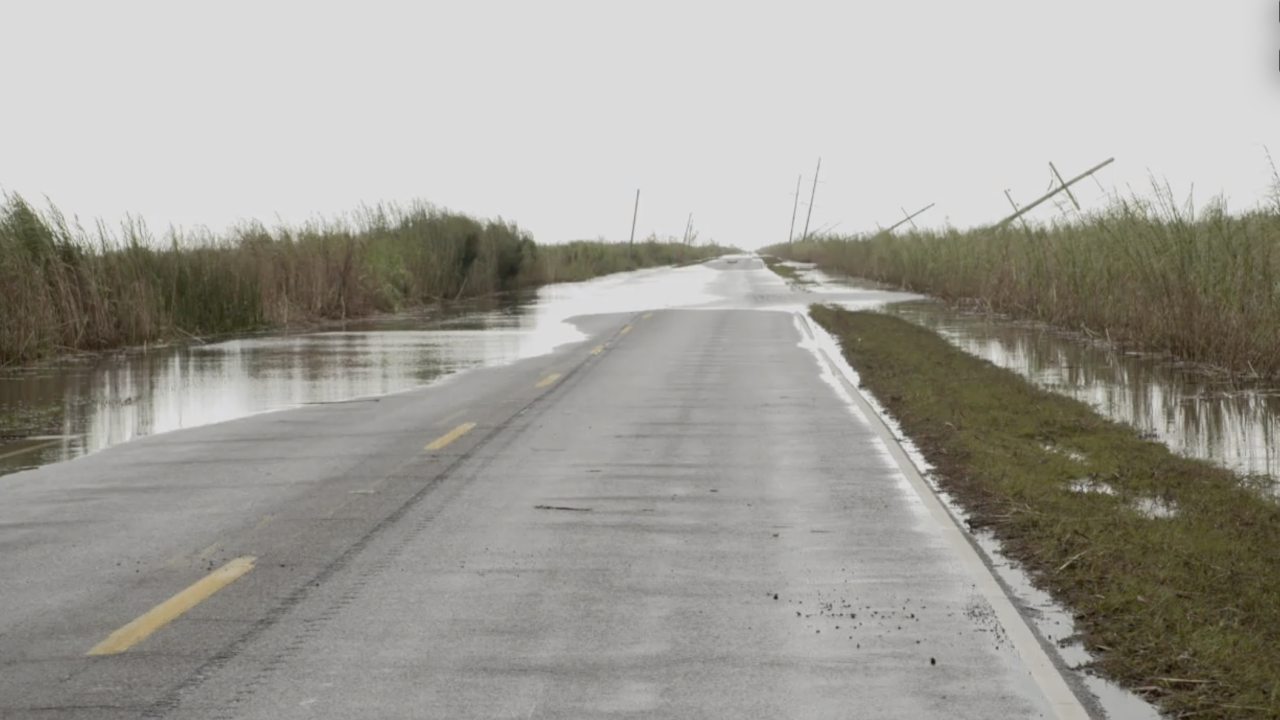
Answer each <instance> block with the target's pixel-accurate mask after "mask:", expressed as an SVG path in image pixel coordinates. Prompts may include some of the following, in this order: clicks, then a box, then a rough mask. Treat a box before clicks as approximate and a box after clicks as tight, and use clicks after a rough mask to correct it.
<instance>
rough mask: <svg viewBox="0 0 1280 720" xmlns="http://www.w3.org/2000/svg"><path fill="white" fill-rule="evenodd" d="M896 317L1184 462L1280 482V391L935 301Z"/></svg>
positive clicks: (901, 308)
mask: <svg viewBox="0 0 1280 720" xmlns="http://www.w3.org/2000/svg"><path fill="white" fill-rule="evenodd" d="M886 311H888V312H892V313H894V314H896V315H899V316H901V317H904V318H906V319H909V320H911V321H912V322H915V323H918V324H920V325H923V326H925V327H928V328H931V329H933V330H935V331H936V332H938V333H939V334H941V335H942V336H943V337H945V338H947V339H948V340H949V341H951V342H952V343H953V344H955V345H956V346H957V347H960V348H962V349H964V350H966V351H967V352H969V353H972V354H974V355H976V356H978V357H981V358H985V359H987V360H989V361H991V362H992V363H994V364H995V365H998V366H1000V367H1003V368H1007V369H1010V370H1014V371H1016V372H1018V373H1019V374H1021V375H1022V376H1023V377H1026V378H1028V379H1030V380H1031V381H1033V382H1035V383H1036V384H1037V385H1040V386H1041V387H1045V388H1048V389H1051V390H1054V391H1056V392H1060V393H1063V394H1065V395H1068V396H1070V397H1073V398H1076V399H1078V400H1081V401H1083V402H1086V403H1089V404H1090V405H1092V406H1094V407H1095V408H1097V409H1098V410H1099V411H1100V412H1102V413H1103V414H1105V415H1107V416H1108V417H1111V418H1112V419H1115V420H1119V421H1122V422H1126V423H1129V424H1130V425H1132V426H1134V427H1135V428H1137V429H1138V430H1139V431H1140V432H1143V433H1145V434H1147V435H1149V436H1150V437H1152V438H1155V439H1159V440H1161V441H1163V442H1164V443H1165V444H1167V445H1168V446H1169V447H1170V448H1172V449H1173V450H1175V451H1176V452H1178V453H1181V454H1183V455H1186V456H1190V457H1195V458H1201V459H1205V460H1210V461H1212V462H1215V463H1218V464H1220V465H1224V466H1226V467H1229V468H1232V469H1234V470H1237V471H1239V472H1244V473H1259V474H1266V475H1270V476H1271V477H1272V478H1276V477H1280V457H1277V451H1276V439H1277V438H1276V425H1277V418H1280V389H1277V388H1275V387H1260V386H1256V385H1240V384H1233V383H1231V382H1229V381H1224V380H1216V379H1213V378H1209V377H1206V376H1205V375H1204V374H1203V373H1199V372H1196V371H1194V370H1192V369H1189V368H1186V367H1183V366H1179V365H1177V364H1176V363H1172V362H1170V361H1168V360H1167V359H1160V358H1153V357H1150V356H1144V355H1134V354H1121V353H1117V352H1114V351H1112V350H1108V349H1106V348H1104V347H1101V346H1098V345H1091V344H1088V343H1085V342H1082V341H1080V340H1079V339H1077V338H1074V337H1070V336H1067V335H1065V334H1063V333H1059V332H1055V331H1053V330H1050V329H1047V328H1044V327H1042V326H1037V325H1032V324H1029V323H1017V322H1009V321H1003V320H998V319H992V318H990V317H988V316H985V315H981V314H976V313H966V312H960V311H956V310H952V309H949V308H947V307H946V306H945V305H943V304H941V303H938V302H934V301H928V300H924V301H913V302H908V303H898V304H894V305H890V306H888V307H887V308H886Z"/></svg>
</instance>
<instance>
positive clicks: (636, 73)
mask: <svg viewBox="0 0 1280 720" xmlns="http://www.w3.org/2000/svg"><path fill="white" fill-rule="evenodd" d="M1278 58H1280V15H1278V13H1277V5H1276V3H1275V2H1271V0H1267V1H1266V2H1263V1H1262V0H1213V1H1210V0H1196V1H1189V0H1177V1H1174V0H1073V1H1072V2H1048V1H1039V0H1037V1H1032V0H970V1H968V2H957V1H956V0H934V1H927V0H916V1H915V2H888V1H885V2H876V3H872V2H852V1H850V0H846V1H844V2H834V1H833V2H802V1H800V0H789V1H788V2H758V3H749V2H733V3H730V2H697V1H696V0H683V1H680V2H667V1H665V0H646V1H645V2H629V3H620V2H609V1H607V0H595V1H593V2H560V1H556V2H552V1H549V0H542V1H531V0H526V1H524V2H484V1H481V0H471V1H469V2H461V1H459V2H375V1H371V0H363V1H362V2H359V3H356V2H349V3H343V4H337V3H319V2H306V3H303V2H265V1H261V0H260V1H258V2H233V1H224V2H219V3H199V4H197V3H174V2H148V3H143V2H125V1H123V0H115V1H113V2H97V1H95V2H56V1H53V0H40V1H35V0H32V1H19V0H10V1H8V2H5V4H4V16H3V24H2V27H0V69H3V77H4V80H3V91H2V94H0V96H2V97H3V98H4V101H3V104H2V105H0V188H3V189H5V190H7V191H10V192H14V191H16V192H19V193H21V194H23V195H25V196H27V197H28V199H31V200H35V201H41V202H42V196H44V195H48V196H49V198H50V199H52V200H53V201H54V202H55V203H57V204H58V205H59V206H60V207H61V208H62V209H63V210H64V211H66V212H67V213H69V214H76V215H79V216H80V217H81V218H82V219H92V218H95V217H101V218H104V219H106V220H108V221H111V222H115V221H117V220H119V219H120V218H121V217H122V216H123V215H124V214H125V213H136V214H140V215H141V216H143V217H144V218H146V219H147V220H148V222H149V223H150V224H151V226H152V227H153V229H154V228H163V227H165V226H166V225H168V224H171V223H173V224H179V225H186V226H190V225H198V224H204V225H208V226H210V227H213V228H214V229H220V228H223V227H226V226H227V225H229V224H230V223H232V222H233V221H235V220H237V219H240V218H249V217H256V218H260V219H263V220H267V221H272V220H273V219H274V218H276V217H277V216H278V217H281V218H283V219H285V220H287V221H297V220H301V219H305V218H307V217H308V216H310V215H312V214H314V213H321V214H325V215H331V214H334V213H339V212H342V211H344V210H348V209H351V208H353V207H355V206H356V205H358V204H359V203H361V202H375V201H378V200H409V199H413V198H421V199H424V200H428V201H431V202H434V203H436V204H439V205H443V206H446V207H449V208H452V209H456V210H461V211H465V212H468V213H472V214H477V215H482V216H497V215H501V216H502V217H504V218H506V219H510V220H514V221H516V222H518V223H519V224H520V225H521V226H523V227H525V228H527V229H528V230H530V231H532V232H533V234H534V236H535V238H537V239H538V240H540V241H543V242H557V241H561V240H567V239H578V238H594V237H596V236H604V237H607V238H609V239H626V237H627V234H628V232H629V231H630V224H631V210H632V202H633V200H634V193H635V190H636V188H637V187H639V188H641V189H642V194H641V198H640V215H639V227H638V230H637V236H644V235H647V234H648V233H650V232H656V233H659V234H672V235H680V234H681V233H682V231H683V228H684V224H685V220H686V217H687V215H688V213H690V212H692V213H693V215H694V225H695V227H696V228H697V229H698V231H699V234H700V237H701V239H704V240H705V239H708V238H714V239H715V240H717V241H721V242H726V243H734V244H738V245H739V246H742V247H757V246H761V245H764V244H768V243H771V242H775V241H779V240H785V239H786V237H787V232H788V223H789V221H790V219H791V211H792V200H793V193H794V192H795V187H796V179H797V176H798V175H801V174H803V176H804V187H803V188H802V203H801V208H800V217H799V220H798V222H797V226H798V227H799V226H802V225H803V222H804V216H805V211H806V208H805V206H804V201H805V200H807V196H808V193H809V190H810V186H809V183H810V182H811V181H812V178H813V171H814V163H815V162H816V161H817V159H818V157H819V156H821V158H822V172H821V177H820V181H821V182H820V184H819V185H818V188H817V202H816V203H815V206H814V209H813V218H812V223H811V225H812V227H813V228H821V227H826V226H831V225H833V224H835V223H839V225H838V226H837V227H836V230H837V231H861V230H867V229H872V228H874V227H875V224H876V223H877V222H879V223H881V224H889V223H892V222H895V221H896V220H897V219H898V218H900V217H901V211H900V210H899V208H900V207H904V206H905V207H907V208H908V209H912V208H915V207H919V206H923V205H925V204H927V203H930V202H935V203H937V206H936V207H935V208H934V209H933V210H931V211H929V212H928V213H926V214H925V215H924V216H923V217H922V218H921V221H926V220H927V221H928V223H926V224H929V223H931V224H935V225H937V224H941V223H943V222H944V221H946V220H948V219H949V220H950V222H951V223H953V224H955V225H957V226H968V225H973V224H979V223H983V222H986V221H991V220H995V219H998V218H999V217H1000V216H1001V215H1002V214H1003V213H1005V211H1006V210H1007V209H1008V201H1007V200H1006V199H1005V197H1004V194H1003V192H1002V191H1003V190H1004V189H1006V188H1008V189H1009V190H1010V191H1011V193H1012V194H1013V196H1014V198H1015V199H1016V200H1019V201H1021V202H1027V201H1030V200H1031V199H1032V198H1034V197H1035V196H1036V195H1039V194H1040V193H1042V192H1043V191H1044V190H1046V189H1047V187H1048V184H1049V179H1050V175H1049V169H1048V165H1047V163H1048V161H1050V160H1052V161H1054V162H1055V163H1056V164H1057V166H1058V168H1059V169H1060V170H1061V171H1062V172H1063V173H1064V174H1065V175H1073V174H1075V173H1077V172H1080V171H1082V170H1084V169H1086V168H1087V167H1089V166H1091V165H1093V164H1095V163H1097V162H1099V161H1101V160H1104V159H1106V158H1108V157H1111V156H1114V157H1115V158H1116V163H1115V164H1113V165H1112V166H1110V167H1108V168H1106V169H1105V170H1103V171H1102V172H1101V173H1100V174H1099V180H1100V181H1101V183H1102V184H1103V185H1104V186H1106V187H1108V188H1111V187H1116V188H1119V189H1121V190H1123V189H1125V188H1126V187H1127V186H1129V185H1132V186H1133V187H1134V188H1135V189H1137V190H1139V191H1141V192H1146V191H1147V177H1148V173H1149V172H1150V173H1154V174H1156V175H1157V176H1159V177H1161V178H1163V179H1167V180H1168V181H1169V182H1170V183H1171V184H1172V186H1173V189H1174V191H1175V192H1176V193H1177V194H1178V195H1179V196H1182V197H1185V196H1186V194H1187V193H1188V192H1189V191H1190V189H1191V186H1192V183H1195V192H1196V196H1197V198H1200V197H1205V198H1207V197H1208V196H1209V195H1211V194H1214V193H1218V192H1225V193H1226V194H1227V195H1228V196H1229V197H1230V198H1231V201H1232V204H1233V206H1234V207H1237V208H1244V207H1248V206H1252V205H1255V204H1256V203H1258V202H1259V201H1260V200H1261V199H1262V198H1263V196H1264V195H1265V193H1266V192H1267V190H1268V185H1269V175H1270V169H1269V168H1268V166H1267V163H1266V160H1265V156H1264V153H1263V145H1264V144H1265V145H1269V146H1270V148H1271V151H1272V152H1273V153H1274V154H1275V155H1276V157H1277V160H1278V161H1280V63H1278ZM1079 188H1080V196H1081V199H1082V200H1084V201H1087V202H1090V203H1094V204H1097V203H1098V202H1099V200H1100V198H1101V196H1102V190H1101V189H1100V188H1099V186H1098V185H1097V184H1094V183H1092V182H1090V181H1086V182H1085V183H1084V184H1082V185H1080V186H1079ZM1055 212H1056V211H1055V210H1054V209H1053V207H1052V206H1050V205H1045V206H1042V207H1041V209H1040V210H1038V211H1037V213H1039V214H1040V215H1041V216H1046V215H1049V216H1051V215H1052V214H1053V213H1055ZM797 231H798V230H797Z"/></svg>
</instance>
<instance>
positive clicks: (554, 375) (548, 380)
mask: <svg viewBox="0 0 1280 720" xmlns="http://www.w3.org/2000/svg"><path fill="white" fill-rule="evenodd" d="M559 379H560V373H551V374H550V375H548V376H546V377H544V378H542V379H541V380H539V381H538V384H537V385H534V387H539V388H544V387H546V386H548V385H550V384H551V383H553V382H555V381H556V380H559Z"/></svg>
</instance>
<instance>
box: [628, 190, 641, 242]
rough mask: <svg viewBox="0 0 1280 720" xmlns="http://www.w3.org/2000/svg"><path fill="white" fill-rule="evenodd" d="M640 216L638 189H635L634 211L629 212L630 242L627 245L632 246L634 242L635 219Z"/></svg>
mask: <svg viewBox="0 0 1280 720" xmlns="http://www.w3.org/2000/svg"><path fill="white" fill-rule="evenodd" d="M639 216H640V188H636V209H635V210H632V211H631V240H629V241H628V242H627V244H628V245H634V244H635V242H636V218H637V217H639Z"/></svg>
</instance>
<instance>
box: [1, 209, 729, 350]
mask: <svg viewBox="0 0 1280 720" xmlns="http://www.w3.org/2000/svg"><path fill="white" fill-rule="evenodd" d="M724 252H727V250H726V249H724V248H720V247H717V246H714V245H702V246H693V245H691V244H683V243H673V242H661V241H658V240H656V239H652V238H651V239H650V240H649V241H646V242H642V243H636V244H635V245H633V246H628V245H627V244H625V243H607V242H602V241H597V242H574V243H569V244H566V245H537V244H535V243H534V241H533V238H532V237H531V236H530V235H529V234H528V233H527V232H524V231H522V230H521V229H520V228H519V227H518V226H516V225H515V224H514V223H509V222H505V221H502V220H481V219H476V218H472V217H469V216H466V215H462V214H458V213H452V212H448V211H444V210H440V209H437V208H434V207H432V206H430V205H426V204H413V205H410V206H407V207H402V206H396V205H379V206H375V207H371V208H364V209H362V210H360V211H358V212H355V213H351V214H349V215H347V216H345V217H340V218H336V219H332V220H326V221H317V222H313V223H309V224H306V225H303V226H300V227H277V228H267V227H266V226H264V225H262V224H260V223H245V224H242V225H240V226H239V227H237V228H235V229H233V230H231V231H229V232H226V233H221V234H214V233H210V232H190V233H176V232H170V233H169V234H167V235H165V236H163V237H156V236H154V235H152V234H151V233H150V232H149V231H148V229H147V228H146V226H145V224H143V223H142V222H136V221H135V222H130V223H126V224H125V225H124V227H123V228H121V230H120V231H119V232H112V231H110V230H109V229H107V228H106V227H104V226H101V225H99V226H98V227H96V228H94V229H93V230H92V231H89V230H86V229H84V228H83V227H80V226H79V225H76V224H74V223H72V222H71V221H69V220H68V219H67V218H66V217H65V216H64V215H62V214H61V213H60V212H59V211H58V210H57V209H56V208H51V209H49V210H47V211H43V212H42V211H38V210H36V209H34V208H32V207H31V206H30V205H29V204H28V203H26V202H25V201H23V200H22V199H21V198H20V197H17V196H9V197H7V198H6V199H5V202H4V203H3V205H0V288H3V292H0V319H2V320H0V366H3V365H9V364H16V363H22V362H27V361H32V360H36V359H39V358H43V357H48V356H51V355H55V354H58V353H64V352H70V351H77V350H101V349H106V348H113V347H120V346H126V345H140V344H143V343H149V342H156V341H162V340H171V339H182V338H188V337H193V336H208V335H215V334H220V333H230V332H240V331H246V330H254V329H262V328H272V327H285V326H289V325H291V324H297V323H307V322H314V321H317V320H325V319H338V318H351V317H358V316H361V315H368V314H371V313H380V312H397V311H400V310H405V309H408V308H412V307H415V306H422V305H425V304H429V303H435V302H440V301H449V300H455V299H460V298H465V297H476V296H483V295H488V294H492V293H495V292H500V291H504V290H513V289H517V288H524V287H530V286H536V285H540V284H543V283H548V282H559V281H567V280H585V279H588V278H591V277H595V276H597V275H602V274H606V273H612V272H619V271H623V270H632V269H636V268H641V267H651V266H658V265H671V264H678V263H682V262H689V261H694V260H701V259H706V258H709V257H714V256H716V255H719V254H722V253H724Z"/></svg>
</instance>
